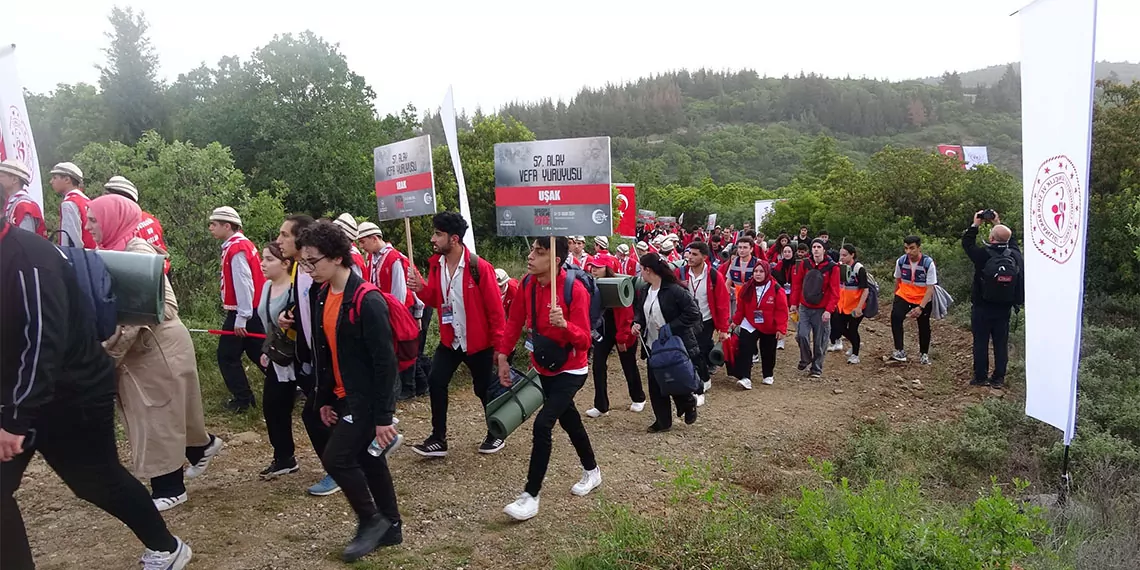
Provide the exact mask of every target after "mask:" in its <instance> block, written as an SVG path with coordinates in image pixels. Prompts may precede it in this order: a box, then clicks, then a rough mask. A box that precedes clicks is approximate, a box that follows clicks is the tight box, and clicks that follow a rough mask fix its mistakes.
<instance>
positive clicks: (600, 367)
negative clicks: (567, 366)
mask: <svg viewBox="0 0 1140 570" xmlns="http://www.w3.org/2000/svg"><path fill="white" fill-rule="evenodd" d="M586 267H587V268H588V269H589V270H590V273H593V274H594V279H601V278H602V277H613V276H614V271H613V267H612V266H608V265H604V264H603V262H599V261H598V260H597V258H594V259H593V260H591V261H589V262H588V263H587V264H586ZM602 316H603V324H602V328H601V330H595V331H593V333H594V334H593V337H594V407H592V408H590V409H588V410H586V415H587V416H589V417H591V418H600V417H602V416H604V415H606V414H608V413H610V395H609V391H608V379H607V365H608V364H609V363H608V362H607V361H608V360H609V358H610V353H611V352H613V350H614V347H617V350H618V360H619V361H621V371H622V373H623V374H625V383H626V386H627V387H628V388H629V399H630V402H632V403H631V404H630V405H629V411H631V412H640V411H642V410H644V409H645V388H643V387H642V386H641V370H640V369H638V367H637V335H635V334H633V331H632V330H631V329H632V328H633V307H614V308H606V309H605V310H604V312H603V313H602Z"/></svg>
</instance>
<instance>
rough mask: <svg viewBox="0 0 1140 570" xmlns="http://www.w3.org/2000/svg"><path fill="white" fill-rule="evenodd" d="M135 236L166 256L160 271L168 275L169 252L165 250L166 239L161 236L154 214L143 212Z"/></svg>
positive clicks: (160, 227)
mask: <svg viewBox="0 0 1140 570" xmlns="http://www.w3.org/2000/svg"><path fill="white" fill-rule="evenodd" d="M135 235H137V236H138V237H140V238H142V240H143V241H145V242H147V243H149V244H150V245H152V246H154V247H156V248H158V250H159V251H161V252H162V253H165V254H166V261H165V262H164V267H163V269H162V271H163V272H164V273H170V250H168V249H167V248H166V238H165V237H164V236H163V234H162V224H160V223H158V218H156V217H154V214H151V213H149V212H143V213H142V221H140V222H139V225H138V227H137V228H136V229H135Z"/></svg>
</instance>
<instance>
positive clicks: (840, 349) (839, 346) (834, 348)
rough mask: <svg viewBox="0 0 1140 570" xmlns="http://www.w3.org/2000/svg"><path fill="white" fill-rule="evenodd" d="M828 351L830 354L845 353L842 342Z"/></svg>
mask: <svg viewBox="0 0 1140 570" xmlns="http://www.w3.org/2000/svg"><path fill="white" fill-rule="evenodd" d="M827 351H828V352H843V341H842V340H840V341H839V342H837V343H835V344H832V345H830V346H828V347H827Z"/></svg>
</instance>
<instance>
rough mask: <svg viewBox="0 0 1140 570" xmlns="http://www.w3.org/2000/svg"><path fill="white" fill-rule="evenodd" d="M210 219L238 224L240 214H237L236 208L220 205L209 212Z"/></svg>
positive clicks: (239, 223) (239, 222)
mask: <svg viewBox="0 0 1140 570" xmlns="http://www.w3.org/2000/svg"><path fill="white" fill-rule="evenodd" d="M210 221H211V222H229V223H231V224H237V225H239V226H240V225H241V216H239V215H238V213H237V210H235V209H233V208H231V207H229V206H222V207H221V208H214V212H213V213H212V214H210Z"/></svg>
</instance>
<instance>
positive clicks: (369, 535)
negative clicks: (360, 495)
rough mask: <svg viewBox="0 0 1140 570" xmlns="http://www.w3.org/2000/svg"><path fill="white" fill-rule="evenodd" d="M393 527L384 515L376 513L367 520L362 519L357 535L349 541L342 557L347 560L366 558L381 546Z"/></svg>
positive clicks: (353, 560) (354, 560)
mask: <svg viewBox="0 0 1140 570" xmlns="http://www.w3.org/2000/svg"><path fill="white" fill-rule="evenodd" d="M391 528H392V523H391V522H389V521H388V519H386V518H384V515H375V516H373V517H372V518H370V519H368V520H366V521H360V526H359V527H358V528H357V531H356V537H355V538H353V539H352V542H350V543H348V547H347V548H345V549H344V554H342V555H341V558H342V559H343V560H344V561H345V562H356V561H357V560H360V559H361V558H364V557H365V556H367V555H368V553H370V552H372V551H373V550H376V549H377V548H378V547H379V546H380V541H381V540H382V539H383V538H384V535H385V534H387V533H388V530H389V529H391Z"/></svg>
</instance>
